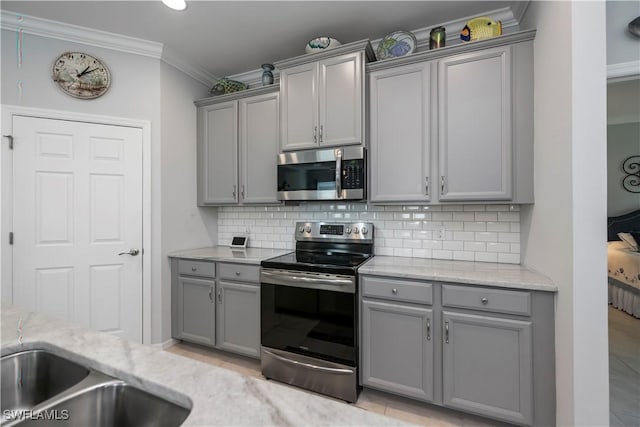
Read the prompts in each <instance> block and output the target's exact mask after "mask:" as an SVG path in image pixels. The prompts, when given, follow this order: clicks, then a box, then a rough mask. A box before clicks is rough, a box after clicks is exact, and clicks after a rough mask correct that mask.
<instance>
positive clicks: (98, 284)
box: [13, 116, 142, 342]
mask: <svg viewBox="0 0 640 427" xmlns="http://www.w3.org/2000/svg"><path fill="white" fill-rule="evenodd" d="M13 136H14V142H15V144H14V151H13V157H14V158H13V162H14V166H13V171H14V172H13V186H14V191H13V194H14V205H13V206H14V213H13V232H14V246H13V301H14V303H15V304H19V305H22V306H25V307H27V308H29V309H32V310H35V311H40V312H45V313H48V314H51V315H54V316H57V317H60V318H62V319H65V320H67V321H70V322H72V323H76V324H79V325H81V326H84V327H88V328H92V329H95V330H98V331H104V332H109V333H112V334H115V335H119V336H122V337H125V338H128V339H130V340H133V341H136V342H142V255H141V252H142V130H141V129H139V128H130V127H122V126H109V125H101V124H93V123H81V122H72V121H65V120H53V119H41V118H34V117H21V116H14V118H13ZM132 249H134V250H138V251H139V253H138V255H137V256H134V255H129V254H124V255H119V254H121V253H123V252H124V253H128V252H129V251H130V250H132ZM132 252H135V251H132Z"/></svg>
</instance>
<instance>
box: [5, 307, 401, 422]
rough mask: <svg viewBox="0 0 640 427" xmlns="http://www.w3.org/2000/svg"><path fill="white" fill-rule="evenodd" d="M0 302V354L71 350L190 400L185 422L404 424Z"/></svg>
mask: <svg viewBox="0 0 640 427" xmlns="http://www.w3.org/2000/svg"><path fill="white" fill-rule="evenodd" d="M1 310H2V338H1V353H2V355H6V354H10V353H14V352H17V351H23V350H29V349H45V350H49V351H51V352H53V353H56V354H59V355H61V356H64V357H68V358H69V359H71V360H73V361H76V362H79V363H81V364H83V365H85V366H88V367H90V368H93V369H95V370H98V371H101V372H104V373H106V374H108V375H112V376H115V377H119V378H121V379H123V380H125V381H128V382H129V383H131V384H132V385H134V386H135V387H138V388H141V389H143V390H146V391H149V392H151V393H155V394H157V395H159V396H161V397H164V398H166V399H168V400H170V401H173V402H175V403H178V404H181V405H183V406H192V410H191V413H190V414H189V416H188V418H187V419H186V421H185V423H184V425H207V426H220V425H224V426H231V425H233V426H257V425H277V426H301V425H304V426H320V425H322V426H330V425H340V426H365V425H366V426H392V425H406V424H405V423H403V422H402V421H399V420H395V419H391V418H387V417H385V416H383V415H378V414H375V413H373V412H367V411H365V410H364V409H360V408H357V407H355V406H352V405H348V404H346V403H343V402H340V401H337V400H334V399H330V398H325V397H322V396H320V395H316V394H312V393H308V392H306V391H302V390H299V389H296V388H293V387H289V386H286V385H283V384H280V383H277V382H273V381H267V380H264V379H260V378H252V377H247V376H244V375H242V374H240V373H238V372H233V371H229V370H227V369H224V368H221V367H217V366H212V365H208V364H205V363H201V362H198V361H195V360H192V359H188V358H185V357H182V356H178V355H175V354H172V353H168V352H165V351H162V350H159V349H157V348H155V347H152V346H148V345H141V344H136V343H132V342H129V341H127V340H124V339H122V338H118V337H115V336H113V335H109V334H105V333H99V332H94V331H90V330H87V329H84V328H80V327H77V326H71V325H69V324H67V323H65V322H62V321H59V320H56V319H53V318H51V317H49V316H47V315H44V314H39V313H33V312H29V311H27V310H24V309H22V308H20V307H17V306H13V305H8V304H4V303H3V304H2V306H1ZM19 322H21V323H22V337H23V341H22V343H21V344H20V343H19V342H18V336H19V333H18V331H17V327H18V324H19Z"/></svg>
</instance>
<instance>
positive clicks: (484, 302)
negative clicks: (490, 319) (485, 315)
mask: <svg viewBox="0 0 640 427" xmlns="http://www.w3.org/2000/svg"><path fill="white" fill-rule="evenodd" d="M480 302H481V303H483V304H485V305H486V304H487V303H488V302H489V300H488V299H487V298H485V297H482V299H481V300H480Z"/></svg>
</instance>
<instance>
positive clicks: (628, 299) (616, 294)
mask: <svg viewBox="0 0 640 427" xmlns="http://www.w3.org/2000/svg"><path fill="white" fill-rule="evenodd" d="M638 230H640V209H639V210H637V211H633V212H630V213H628V214H625V215H621V216H617V217H609V219H608V222H607V240H609V242H608V243H607V245H608V248H607V253H608V275H609V278H608V282H609V283H608V288H609V304H611V305H613V306H614V307H615V308H617V309H619V310H622V311H625V312H627V313H629V314H631V315H632V316H634V317H637V318H640V252H632V251H631V250H629V248H628V246H627V245H626V244H625V243H624V242H622V241H621V240H620V239H619V238H618V233H621V232H629V231H638Z"/></svg>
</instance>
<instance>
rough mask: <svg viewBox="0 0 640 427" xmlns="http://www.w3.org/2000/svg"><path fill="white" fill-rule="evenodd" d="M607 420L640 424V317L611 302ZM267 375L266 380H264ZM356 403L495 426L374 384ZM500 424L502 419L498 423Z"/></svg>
mask: <svg viewBox="0 0 640 427" xmlns="http://www.w3.org/2000/svg"><path fill="white" fill-rule="evenodd" d="M609 328H610V329H609V365H610V366H609V375H610V380H609V382H610V392H611V403H610V405H611V426H625V427H631V426H635V427H637V426H640V319H635V318H633V317H631V316H629V315H627V314H625V313H622V312H620V311H618V310H616V309H614V308H612V307H609ZM167 351H169V352H171V353H174V354H178V355H180V356H184V357H189V358H191V359H195V360H198V361H200V362H204V363H209V364H211V365H216V366H221V367H223V368H226V369H231V370H234V371H237V372H240V373H242V374H245V375H248V376H252V377H256V378H260V379H262V378H263V377H262V375H261V373H260V362H259V361H257V360H254V359H250V358H246V357H242V356H236V355H233V354H230V353H225V352H221V351H217V350H212V349H209V348H205V347H200V346H198V345H194V344H188V343H179V344H176V345H174V346H172V347H170V348H168V349H167ZM265 381H266V380H265ZM356 406H358V407H360V408H362V409H365V410H368V411H372V412H377V413H379V414H384V415H386V416H388V417H391V418H396V419H399V420H402V421H406V422H409V423H412V424H416V425H422V426H437V427H441V426H443V427H444V426H449V427H453V426H456V427H459V426H464V427H466V426H497V425H501V424H500V423H498V422H496V421H491V420H487V419H484V418H480V417H475V416H473V415H467V414H463V413H460V412H455V411H450V410H448V409H445V408H440V407H437V406H433V405H427V404H424V403H420V402H416V401H413V400H410V399H404V398H401V397H397V396H393V395H390V394H386V393H381V392H377V391H373V390H367V389H365V390H363V391H362V393H360V397H359V399H358V402H357V403H356ZM502 425H504V424H502Z"/></svg>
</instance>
